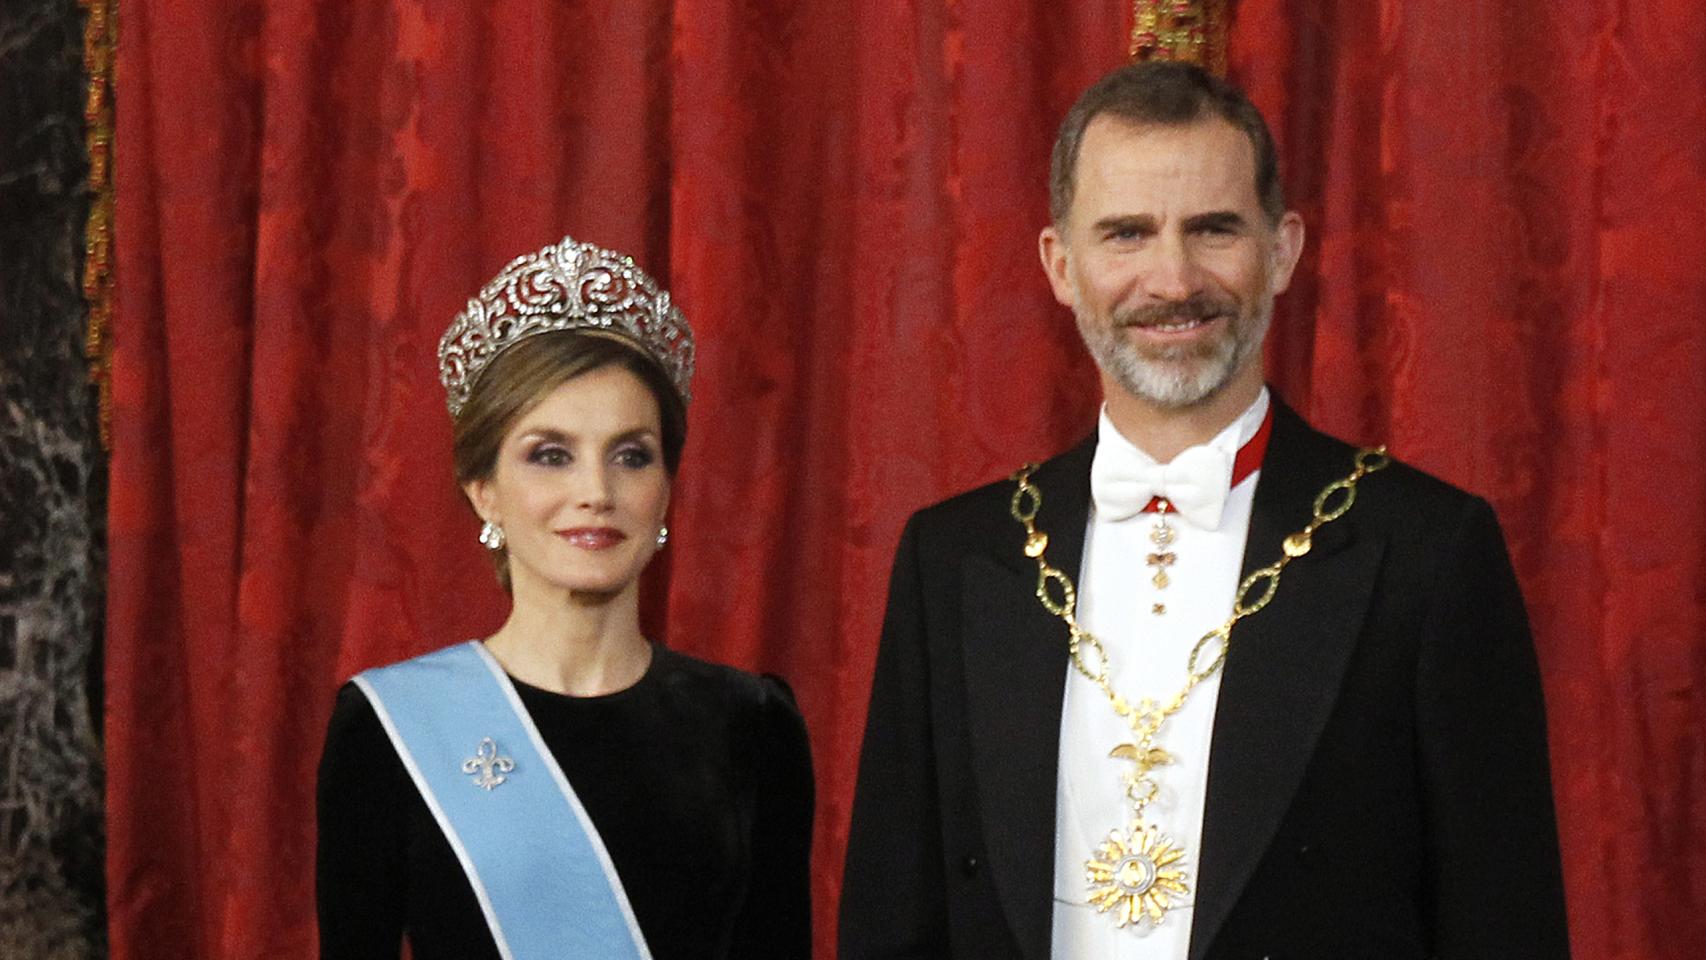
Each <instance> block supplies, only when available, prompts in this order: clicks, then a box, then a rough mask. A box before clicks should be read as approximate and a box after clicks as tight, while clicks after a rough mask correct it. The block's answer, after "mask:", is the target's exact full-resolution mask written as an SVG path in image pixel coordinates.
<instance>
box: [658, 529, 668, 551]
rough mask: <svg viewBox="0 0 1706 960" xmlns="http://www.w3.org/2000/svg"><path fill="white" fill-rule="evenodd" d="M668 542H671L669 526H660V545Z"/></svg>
mask: <svg viewBox="0 0 1706 960" xmlns="http://www.w3.org/2000/svg"><path fill="white" fill-rule="evenodd" d="M668 542H669V528H668V527H659V528H658V546H660V547H661V546H663V545H664V544H666V543H668Z"/></svg>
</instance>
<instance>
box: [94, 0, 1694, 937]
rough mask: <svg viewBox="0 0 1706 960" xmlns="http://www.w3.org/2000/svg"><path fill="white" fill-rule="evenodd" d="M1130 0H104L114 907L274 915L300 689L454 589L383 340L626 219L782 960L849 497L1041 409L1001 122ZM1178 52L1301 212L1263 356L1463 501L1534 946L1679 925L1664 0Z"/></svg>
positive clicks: (1023, 111)
mask: <svg viewBox="0 0 1706 960" xmlns="http://www.w3.org/2000/svg"><path fill="white" fill-rule="evenodd" d="M1129 9H1130V5H1129V3H1123V2H1117V0H1107V2H1104V3H1094V4H1059V3H1048V2H1041V0H991V2H989V3H979V4H975V5H974V4H950V3H939V2H923V0H920V2H896V3H890V4H863V3H860V4H810V5H788V4H778V5H767V6H754V5H727V4H709V3H703V2H697V0H678V2H674V3H664V2H638V0H602V2H599V0H586V2H577V3H572V4H566V3H558V2H547V0H515V2H506V3H501V4H493V3H481V2H473V0H433V2H431V3H427V2H423V0H375V2H371V3H366V2H364V3H343V4H323V3H320V4H317V3H310V2H308V0H276V2H268V3H262V2H259V0H237V2H227V0H219V2H215V0H159V2H153V3H146V4H134V5H132V6H130V7H128V8H126V9H125V11H124V18H123V23H122V27H123V31H124V34H123V37H122V41H121V44H120V57H121V60H120V63H119V78H120V79H119V96H120V101H121V107H120V113H119V124H120V126H119V130H118V143H119V147H118V150H117V162H118V169H117V174H116V175H117V184H118V191H119V207H118V214H117V215H118V227H117V229H118V242H119V244H120V251H119V271H120V272H119V279H118V283H119V297H120V301H119V317H118V326H117V329H116V335H117V348H116V349H117V353H116V355H115V367H114V385H115V401H116V404H117V407H116V410H115V420H114V431H115V451H114V455H113V474H112V477H113V483H112V486H113V495H112V505H111V549H112V568H111V583H110V587H111V601H110V609H109V657H108V674H109V676H108V679H109V688H108V690H109V701H108V715H107V718H108V730H107V749H108V757H109V765H110V766H109V769H110V785H109V801H110V810H109V816H110V823H111V861H110V867H109V877H110V881H111V891H110V904H111V912H112V936H113V956H114V957H115V958H118V960H129V958H148V957H155V956H161V955H171V956H177V957H186V958H192V960H201V958H208V960H211V958H216V957H217V958H251V957H252V958H260V957H277V956H302V955H307V954H309V953H310V952H311V950H312V944H313V942H314V929H313V924H314V920H313V899H312V890H311V888H312V876H313V864H312V850H313V839H314V838H313V828H312V811H313V767H314V760H315V755H316V751H317V750H318V747H319V743H320V735H321V732H322V731H323V730H324V729H325V724H326V719H327V716H328V714H329V712H330V710H331V707H332V698H333V692H334V691H335V690H336V688H337V686H338V683H339V682H340V681H341V680H342V679H343V678H345V677H347V676H348V675H350V674H351V673H353V672H355V671H356V670H358V669H360V668H363V667H366V666H370V665H373V664H377V663H381V662H386V661H390V660H395V659H398V658H401V657H404V656H407V655H410V654H413V653H418V652H421V651H423V650H426V649H429V648H432V647H435V646H440V645H442V644H444V643H448V642H453V641H456V640H460V639H464V638H466V637H469V636H475V635H480V634H482V633H485V632H489V631H490V630H491V629H492V628H493V627H494V626H495V624H496V622H497V619H496V618H497V617H498V616H499V615H500V614H501V611H502V610H503V599H502V594H501V593H500V592H499V591H498V589H497V587H496V586H495V585H494V584H493V583H492V582H491V577H490V572H489V570H488V569H487V567H486V564H485V561H484V559H483V558H482V557H481V556H480V550H479V548H478V547H477V546H476V544H475V543H474V537H475V532H476V528H475V523H474V521H473V518H472V516H471V515H470V513H469V512H468V511H467V509H466V507H464V506H463V505H462V504H461V503H460V502H459V494H458V492H457V491H456V489H455V488H454V486H453V484H452V483H451V482H450V469H449V429H448V427H449V424H448V422H447V420H446V419H445V417H444V414H443V406H442V404H443V398H442V394H441V392H440V391H439V388H438V385H437V383H436V382H435V379H434V374H435V368H434V362H433V355H432V352H433V347H434V345H435V344H436V342H437V338H438V335H439V334H440V333H441V332H442V330H443V328H444V325H445V324H446V323H447V322H448V320H449V318H450V316H451V315H452V314H453V313H454V312H455V311H456V310H457V309H459V308H460V307H461V306H462V304H463V303H464V302H465V301H466V299H467V297H468V296H469V295H470V294H471V293H473V292H474V291H475V290H477V289H478V287H479V285H480V284H481V283H482V282H483V281H484V280H485V279H486V278H488V277H489V276H491V275H492V273H493V272H495V271H496V270H497V269H498V268H499V267H501V266H502V264H504V263H505V262H507V261H508V260H509V259H510V258H512V257H513V256H515V255H516V254H518V253H521V252H524V251H527V250H532V249H537V248H538V247H539V246H541V245H543V244H544V243H546V242H548V241H551V240H554V239H556V238H558V237H560V236H562V235H563V234H564V233H569V234H572V235H574V236H575V237H577V238H579V239H586V240H592V241H595V242H598V243H601V244H604V245H607V246H613V247H617V248H620V249H623V250H625V251H627V252H630V253H632V254H633V255H634V256H635V258H636V259H637V260H638V261H639V262H640V263H641V264H642V265H643V266H645V267H646V268H647V269H648V270H649V271H650V272H653V273H654V274H656V275H658V276H659V278H660V280H661V281H662V282H664V284H665V285H666V286H667V287H668V288H669V289H670V290H671V292H672V294H674V296H675V297H676V299H677V300H678V301H679V302H680V304H681V306H682V308H683V310H684V311H685V312H686V313H687V316H688V318H689V319H690V320H691V321H692V322H693V324H694V326H695V328H696V330H697V332H698V334H699V337H700V348H701V349H700V353H699V358H698V369H699V374H698V376H697V378H696V379H695V383H694V395H695V399H694V403H693V408H692V411H691V419H690V436H689V442H688V447H687V452H686V457H685V462H684V466H683V469H682V472H681V476H680V479H679V483H678V486H677V489H676V491H675V497H674V507H673V510H672V517H671V519H670V528H671V540H670V546H669V549H668V550H667V551H666V557H667V559H666V562H665V563H663V564H660V565H659V569H657V570H656V571H655V574H656V575H655V576H653V577H652V578H651V583H650V587H651V593H650V600H651V604H650V609H649V611H648V614H649V622H650V626H651V628H652V629H653V631H654V633H655V634H656V635H659V636H661V637H664V638H666V639H667V641H668V642H669V643H670V644H671V645H673V646H675V647H677V648H680V649H683V650H685V651H687V652H690V653H693V654H695V655H700V656H704V657H708V658H711V659H718V660H723V661H726V662H730V663H734V664H736V665H739V666H743V667H747V668H757V669H764V670H769V671H773V672H776V673H779V674H781V675H782V676H784V677H786V678H787V679H788V680H789V681H790V682H791V683H792V684H793V686H794V688H795V690H796V692H797V693H798V695H799V701H800V705H801V708H802V710H803V711H804V713H805V715H806V718H807V722H808V724H809V727H810V730H811V735H812V738H813V755H814V756H815V757H816V758H818V774H819V796H820V798H821V802H820V804H819V829H818V837H819V844H818V851H817V853H818V857H817V870H816V879H815V891H816V895H817V903H816V911H815V913H816V915H817V916H818V917H819V918H820V921H821V922H820V923H819V924H818V929H817V938H818V944H819V955H820V956H822V957H830V956H831V955H832V947H831V944H833V942H834V930H833V922H832V921H831V919H830V918H833V917H834V915H835V912H834V910H833V904H834V900H835V896H836V892H837V886H838V876H839V870H840V864H841V857H842V849H843V844H844V839H845V833H846V823H847V815H848V809H849V802H850V799H851V790H852V783H853V774H854V769H855V761H856V752H857V747H858V743H859V736H860V733H861V730H862V725H863V719H864V709H865V698H866V694H867V689H868V683H869V677H870V671H871V666H872V660H873V657H874V655H875V641H876V634H877V627H878V623H879V621H880V618H881V611H882V602H883V589H884V582H885V578H886V575H887V567H888V564H889V561H890V556H891V553H892V551H893V548H894V544H895V541H896V538H897V536H898V534H899V530H900V525H901V523H902V521H903V520H904V518H905V517H906V515H907V514H908V513H909V512H910V511H911V510H913V509H914V508H916V507H918V506H919V505H921V504H924V503H926V502H929V501H932V500H935V499H939V498H940V497H942V496H944V495H946V494H948V493H950V492H952V491H955V490H959V489H964V488H966V487H969V486H972V485H973V484H975V483H978V482H982V481H986V480H989V479H993V478H995V477H998V476H1001V475H1004V474H1005V473H1007V472H1009V471H1010V470H1011V469H1012V468H1013V467H1014V466H1015V465H1017V464H1018V463H1019V462H1021V461H1023V460H1027V459H1038V458H1040V457H1042V456H1043V455H1046V454H1049V453H1053V452H1056V451H1058V450H1060V449H1062V448H1064V447H1065V446H1067V445H1069V444H1070V443H1071V442H1073V441H1074V440H1076V439H1077V438H1079V437H1081V436H1083V435H1084V434H1086V433H1088V431H1089V429H1090V428H1091V425H1092V423H1093V417H1094V411H1095V409H1096V398H1095V396H1094V390H1095V387H1094V379H1093V377H1092V375H1091V371H1090V367H1089V363H1088V361H1087V359H1086V358H1085V357H1084V356H1083V355H1082V350H1081V348H1080V347H1079V345H1078V343H1077V338H1076V334H1075V332H1074V330H1073V325H1072V322H1071V318H1070V317H1069V316H1068V315H1067V314H1066V313H1065V312H1064V311H1062V310H1061V309H1060V308H1059V307H1057V306H1056V305H1055V304H1054V303H1053V301H1052V299H1051V298H1050V297H1049V295H1048V291H1047V287H1046V284H1045V283H1044V281H1043V277H1042V273H1041V271H1040V270H1039V269H1038V267H1037V265H1036V256H1035V252H1034V249H1035V235H1036V231H1037V229H1038V228H1039V227H1041V226H1042V224H1043V222H1044V219H1045V216H1046V202H1045V189H1044V182H1045V176H1046V166H1047V160H1048V148H1049V143H1050V141H1051V139H1052V136H1053V132H1054V126H1055V125H1056V124H1057V123H1058V121H1059V118H1060V116H1061V114H1062V113H1064V111H1065V109H1066V107H1067V105H1068V104H1069V103H1070V102H1071V100H1072V98H1073V97H1074V96H1075V95H1076V94H1077V92H1078V91H1079V90H1080V89H1081V88H1082V87H1083V86H1084V85H1086V84H1087V83H1089V82H1090V81H1091V80H1092V79H1094V77H1096V76H1097V75H1099V74H1100V73H1102V72H1103V71H1104V70H1106V69H1108V68H1110V67H1112V66H1114V65H1116V64H1117V63H1119V62H1120V61H1121V59H1122V57H1123V55H1124V47H1125V44H1126V41H1127V28H1128V26H1129V25H1128V23H1127V22H1126V21H1125V18H1126V17H1128V16H1129ZM1231 61H1232V67H1233V71H1234V73H1235V74H1236V75H1237V76H1238V77H1239V78H1241V79H1242V80H1243V81H1244V82H1246V83H1247V84H1249V85H1250V87H1251V88H1252V90H1253V92H1254V94H1255V97H1256V99H1257V101H1258V103H1259V104H1260V105H1262V106H1263V107H1264V109H1266V110H1267V111H1269V115H1270V117H1271V119H1272V120H1273V121H1274V126H1275V129H1276V133H1277V134H1278V137H1279V139H1280V141H1281V144H1282V150H1283V151H1284V159H1285V167H1286V170H1287V173H1288V176H1289V180H1290V184H1291V188H1292V195H1293V199H1294V201H1295V203H1296V205H1297V206H1298V208H1299V209H1301V210H1302V211H1303V213H1304V215H1305V217H1306V219H1307V221H1308V223H1309V228H1310V231H1311V240H1310V246H1309V249H1308V252H1307V253H1306V254H1305V258H1304V263H1303V266H1302V268H1301V270H1300V271H1299V280H1298V282H1296V283H1295V284H1294V289H1293V290H1292V292H1290V293H1288V294H1287V295H1286V296H1285V297H1284V298H1282V301H1281V309H1280V312H1279V315H1278V316H1277V317H1276V324H1275V330H1274V333H1273V337H1272V349H1271V351H1270V362H1271V371H1272V379H1273V382H1274V385H1275V387H1276V389H1277V390H1278V392H1279V393H1280V394H1281V395H1283V396H1284V397H1286V398H1287V399H1288V400H1290V401H1291V402H1292V403H1293V404H1294V405H1295V406H1297V407H1299V408H1300V409H1301V411H1302V412H1303V413H1305V414H1306V415H1307V416H1309V417H1310V419H1311V420H1313V421H1314V422H1315V423H1317V424H1319V425H1321V426H1322V427H1324V428H1326V429H1328V430H1331V431H1335V432H1338V433H1340V434H1342V435H1345V436H1347V437H1348V438H1350V439H1352V440H1357V441H1370V440H1385V441H1388V442H1389V443H1391V445H1392V446H1393V448H1394V450H1395V452H1397V453H1398V454H1399V455H1401V456H1402V457H1404V458H1406V459H1408V460H1409V461H1411V462H1413V463H1416V464H1418V465H1420V466H1422V467H1424V468H1427V469H1430V470H1432V471H1434V472H1437V473H1439V474H1441V475H1443V476H1444V477H1446V478H1447V479H1449V480H1452V481H1454V482H1456V483H1459V484H1461V485H1464V486H1467V487H1468V488H1470V489H1471V490H1474V491H1475V492H1478V493H1481V494H1485V495H1487V496H1488V497H1490V498H1491V499H1492V501H1493V502H1494V503H1495V504H1496V505H1497V507H1498V508H1499V510H1500V514H1501V517H1502V519H1503V521H1504V524H1505V527H1506V530H1507V532H1508V534H1509V538H1510V541H1511V545H1512V549H1513V553H1514V556H1515V561H1516V564H1517V567H1518V570H1519V573H1520V574H1521V576H1522V578H1523V583H1524V587H1525V588H1526V590H1527V592H1528V597H1529V602H1530V606H1531V607H1532V611H1533V615H1534V622H1535V632H1536V637H1537V643H1538V645H1539V648H1540V656H1541V660H1542V664H1543V667H1544V669H1545V674H1546V676H1545V679H1546V683H1547V692H1548V694H1549V697H1550V707H1551V718H1552V731H1553V750H1554V768H1555V770H1556V776H1557V787H1558V799H1559V810H1560V817H1561V821H1562V826H1563V832H1564V836H1563V844H1564V851H1565V856H1566V861H1567V862H1566V868H1567V876H1568V881H1569V883H1570V893H1571V897H1572V900H1571V906H1572V909H1573V912H1574V915H1573V917H1572V924H1573V931H1574V936H1575V940H1576V944H1577V952H1578V955H1579V956H1582V957H1588V958H1596V960H1597V958H1635V957H1681V956H1683V955H1684V954H1685V953H1686V952H1687V950H1689V949H1691V947H1692V945H1693V944H1697V943H1699V942H1701V940H1702V939H1703V936H1706V931H1702V930H1701V929H1700V923H1701V921H1700V920H1699V919H1698V911H1697V909H1696V908H1695V905H1696V904H1697V903H1698V902H1699V900H1700V898H1701V883H1702V880H1701V878H1702V877H1706V844H1703V843H1702V837H1701V832H1702V830H1703V829H1706V828H1703V827H1702V826H1701V824H1706V785H1703V784H1702V782H1701V769H1702V760H1701V757H1702V755H1703V750H1706V747H1703V746H1702V740H1701V733H1700V729H1701V726H1702V724H1701V720H1702V713H1703V712H1706V706H1703V703H1702V696H1703V692H1706V662H1703V661H1702V658H1701V656H1700V652H1699V651H1700V640H1699V637H1700V636H1701V635H1702V634H1703V633H1706V595H1703V594H1702V588H1701V586H1700V584H1701V583H1706V551H1703V549H1702V547H1701V544H1702V543H1706V481H1703V480H1702V473H1701V466H1702V463H1703V462H1706V418H1703V417H1702V416H1701V414H1700V411H1701V410H1702V409H1703V408H1706V384H1703V383H1702V378H1701V377H1700V376H1699V368H1700V363H1701V357H1702V356H1706V321H1703V320H1702V319H1701V318H1702V317H1706V271H1703V270H1702V269H1701V268H1702V254H1701V251H1702V250H1706V218H1702V217H1701V216H1700V213H1699V211H1700V208H1701V203H1702V199H1703V198H1706V161H1703V160H1702V153H1701V140H1700V131H1701V130H1702V129H1706V89H1703V83H1706V80H1703V78H1706V19H1703V18H1701V17H1699V15H1698V11H1697V9H1696V6H1695V5H1694V4H1693V3H1685V2H1684V0H1649V2H1647V3H1643V4H1614V3H1611V2H1609V0H1582V2H1574V3H1558V2H1556V0H1507V2H1502V3H1498V4H1493V3H1479V4H1477V3H1470V4H1449V5H1448V4H1432V3H1430V4H1423V3H1415V2H1412V3H1402V2H1385V3H1378V4H1375V3H1367V2H1366V0H1321V2H1317V0H1309V2H1305V0H1244V2H1242V3H1240V4H1237V5H1236V9H1235V21H1234V26H1233V38H1232V56H1231ZM1465 879H1466V882H1470V881H1472V879H1473V878H1465ZM1679 944H1686V945H1688V946H1679ZM163 950H166V951H169V954H163V953H162V951H163Z"/></svg>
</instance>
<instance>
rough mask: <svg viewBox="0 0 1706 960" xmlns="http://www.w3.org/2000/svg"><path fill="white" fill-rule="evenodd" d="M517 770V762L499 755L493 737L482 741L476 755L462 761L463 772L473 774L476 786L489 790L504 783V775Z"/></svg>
mask: <svg viewBox="0 0 1706 960" xmlns="http://www.w3.org/2000/svg"><path fill="white" fill-rule="evenodd" d="M514 769H515V761H514V760H511V759H510V758H508V757H503V756H499V755H498V745H497V742H496V741H494V740H493V739H492V738H491V737H485V738H483V739H482V740H481V741H480V749H478V750H476V751H474V755H473V756H471V757H469V758H468V759H466V760H464V761H462V772H463V773H467V774H472V775H473V777H474V786H476V787H483V788H485V789H487V790H490V789H492V788H493V787H496V786H497V785H498V784H500V783H503V782H504V780H505V779H506V778H505V777H504V774H506V773H509V772H511V771H513V770H514Z"/></svg>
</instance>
